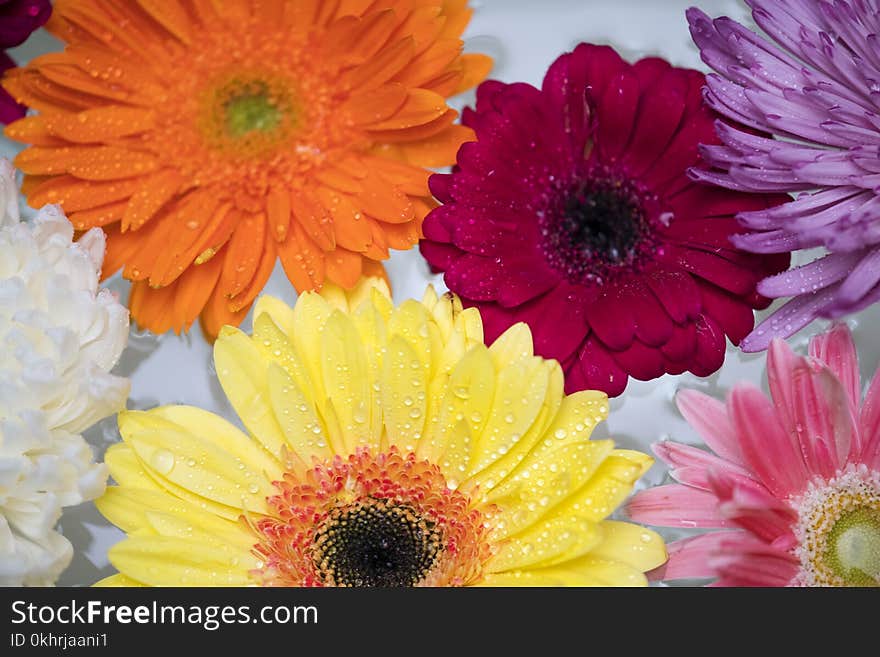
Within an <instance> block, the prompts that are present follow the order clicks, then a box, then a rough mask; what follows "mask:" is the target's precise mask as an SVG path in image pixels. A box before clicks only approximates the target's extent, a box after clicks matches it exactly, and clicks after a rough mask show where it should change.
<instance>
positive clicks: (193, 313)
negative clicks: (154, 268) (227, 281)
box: [173, 258, 223, 330]
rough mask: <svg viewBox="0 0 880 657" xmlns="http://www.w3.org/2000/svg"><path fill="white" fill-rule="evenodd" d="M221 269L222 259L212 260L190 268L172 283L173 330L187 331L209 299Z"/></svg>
mask: <svg viewBox="0 0 880 657" xmlns="http://www.w3.org/2000/svg"><path fill="white" fill-rule="evenodd" d="M222 269H223V258H214V259H213V260H211V261H210V262H206V263H205V264H204V265H200V266H199V267H190V268H189V269H187V270H186V271H185V272H184V273H183V275H182V276H181V277H180V278H178V279H177V281H175V282H174V283H173V285H176V286H177V287H176V290H175V292H174V316H175V328H177V327H180V328H184V329H186V330H189V327H190V326H191V325H192V323H193V322H194V321H195V319H196V317H198V316H199V315H200V314H201V312H202V309H203V308H204V307H205V305H206V304H207V303H208V300H209V299H210V298H211V294H212V293H213V292H214V288H215V287H216V286H217V281H218V280H219V279H220V271H221V270H222Z"/></svg>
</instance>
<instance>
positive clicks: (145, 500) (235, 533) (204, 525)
mask: <svg viewBox="0 0 880 657" xmlns="http://www.w3.org/2000/svg"><path fill="white" fill-rule="evenodd" d="M95 504H96V506H97V507H98V510H99V511H100V512H101V513H102V514H103V515H104V516H105V517H106V518H107V519H108V520H110V521H111V522H112V523H113V524H115V525H117V526H118V527H119V528H120V529H122V530H123V531H126V532H129V533H130V532H134V531H136V530H138V529H140V528H143V527H152V528H153V530H155V531H156V532H157V533H159V534H164V533H165V532H164V531H163V529H168V530H169V531H170V525H169V524H168V523H167V522H165V523H164V524H163V525H162V527H160V526H157V524H156V522H155V521H154V520H155V516H154V517H152V518H151V517H150V514H157V513H158V514H163V515H166V516H167V515H170V516H174V517H176V518H178V519H179V520H180V523H179V524H178V525H177V529H175V530H174V531H175V532H179V529H180V528H181V527H182V528H189V531H192V528H194V527H195V528H198V529H200V530H201V532H202V533H204V534H208V535H211V536H214V537H216V539H218V540H223V541H225V542H227V543H230V544H231V545H235V546H238V547H239V548H240V549H243V550H245V551H248V550H250V548H251V547H252V546H253V544H254V543H256V538H255V536H254V534H253V532H251V531H250V530H248V529H247V528H246V527H245V525H243V524H242V523H241V522H238V521H230V520H225V519H223V518H220V517H218V516H216V515H213V514H210V513H205V512H204V510H203V509H200V508H199V507H197V506H195V505H194V504H191V503H189V502H185V501H184V500H181V499H180V498H178V497H175V496H174V495H171V494H169V493H167V492H156V491H149V490H143V489H137V488H127V487H121V486H110V487H108V488H107V492H106V493H105V494H104V495H103V496H102V497H101V498H100V499H99V500H98V501H97V502H96V503H95ZM184 533H185V532H184ZM165 535H170V534H165ZM173 535H178V533H175V534H173ZM180 535H183V534H180Z"/></svg>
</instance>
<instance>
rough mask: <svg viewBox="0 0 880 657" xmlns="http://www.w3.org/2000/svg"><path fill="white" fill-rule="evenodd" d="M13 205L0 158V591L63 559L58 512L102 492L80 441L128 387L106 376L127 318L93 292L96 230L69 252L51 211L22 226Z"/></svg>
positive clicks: (37, 577) (53, 573) (50, 571)
mask: <svg viewBox="0 0 880 657" xmlns="http://www.w3.org/2000/svg"><path fill="white" fill-rule="evenodd" d="M18 198H19V192H18V189H17V186H16V184H15V170H14V169H13V168H12V166H11V165H10V164H9V162H8V161H6V160H0V584H2V585H12V586H20V585H35V586H45V585H49V584H52V583H54V582H55V580H56V579H57V578H58V576H59V575H60V574H61V572H62V571H63V570H64V569H65V568H66V567H67V565H68V564H69V563H70V560H71V557H72V555H73V548H72V547H71V545H70V543H69V541H68V540H67V539H66V538H64V537H63V536H62V535H61V534H59V533H58V532H57V531H56V530H55V526H56V524H57V522H58V519H59V518H60V516H61V510H62V507H65V506H71V505H74V504H79V503H80V502H83V501H85V500H91V499H94V498H95V497H97V496H99V495H101V494H102V493H103V491H104V487H105V484H106V480H107V469H106V467H105V466H104V465H103V464H96V463H94V459H93V455H92V451H91V448H90V447H89V445H88V444H87V443H86V442H85V440H83V438H82V436H81V435H79V434H80V432H81V431H83V430H85V429H87V428H88V427H89V426H91V425H92V424H94V423H95V422H97V421H98V420H100V419H102V418H104V417H107V416H108V415H111V414H113V413H116V412H117V411H119V410H120V409H122V408H123V407H124V406H125V399H126V397H127V396H128V390H129V382H128V380H127V379H123V378H120V377H117V376H113V375H111V374H109V371H110V369H111V368H112V367H113V365H114V364H115V363H116V361H117V359H118V358H119V355H120V353H121V352H122V349H123V347H124V346H125V342H126V339H127V337H128V311H127V310H126V309H125V308H124V307H122V306H121V305H119V304H118V303H117V302H116V300H115V298H114V297H113V295H112V294H111V293H110V292H109V291H108V290H100V291H99V289H98V272H99V270H100V268H101V261H102V259H103V257H104V234H103V233H102V232H101V230H100V229H93V230H91V231H89V232H88V233H86V234H85V235H84V236H83V237H82V238H81V239H80V241H79V242H77V243H73V242H72V239H73V228H72V227H71V225H70V222H68V221H67V219H66V218H65V217H64V214H63V213H62V212H61V210H60V209H59V208H58V207H55V206H47V207H45V208H43V209H42V210H40V212H39V214H38V215H37V217H36V218H35V219H34V220H33V221H32V222H22V221H21V220H20V218H19V211H18Z"/></svg>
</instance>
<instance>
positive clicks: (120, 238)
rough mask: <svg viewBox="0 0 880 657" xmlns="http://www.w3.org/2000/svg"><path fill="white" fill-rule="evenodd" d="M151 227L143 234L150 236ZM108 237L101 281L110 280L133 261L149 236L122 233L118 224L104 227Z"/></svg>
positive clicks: (145, 229)
mask: <svg viewBox="0 0 880 657" xmlns="http://www.w3.org/2000/svg"><path fill="white" fill-rule="evenodd" d="M150 229H151V227H147V228H144V230H143V231H142V232H143V233H147V234H149V232H150ZM104 234H105V235H106V236H107V250H106V252H105V253H104V264H103V266H102V268H101V279H102V280H103V279H105V278H108V277H110V276H112V275H113V274H115V273H116V272H117V271H119V270H120V269H122V267H123V266H124V265H125V263H127V262H129V261H131V259H132V258H133V257H134V255H135V254H136V253H138V252H139V251H140V250H141V249H143V244H142V240H143V239H145V238H146V237H147V236H148V235H142V234H135V233H130V232H129V233H122V232H120V230H119V225H118V224H113V225H110V226H105V227H104Z"/></svg>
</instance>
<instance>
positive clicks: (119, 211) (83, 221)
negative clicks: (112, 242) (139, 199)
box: [67, 201, 128, 230]
mask: <svg viewBox="0 0 880 657" xmlns="http://www.w3.org/2000/svg"><path fill="white" fill-rule="evenodd" d="M126 205H128V201H117V202H116V203H108V204H107V205H102V206H100V207H97V208H92V209H91V210H80V211H79V212H72V213H70V214H69V215H68V217H67V218H68V219H70V223H72V224H73V227H74V228H75V229H76V230H87V229H89V228H94V227H95V226H106V225H107V224H112V223H114V222H116V221H119V220H120V219H122V215H123V213H125V206H126Z"/></svg>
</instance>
